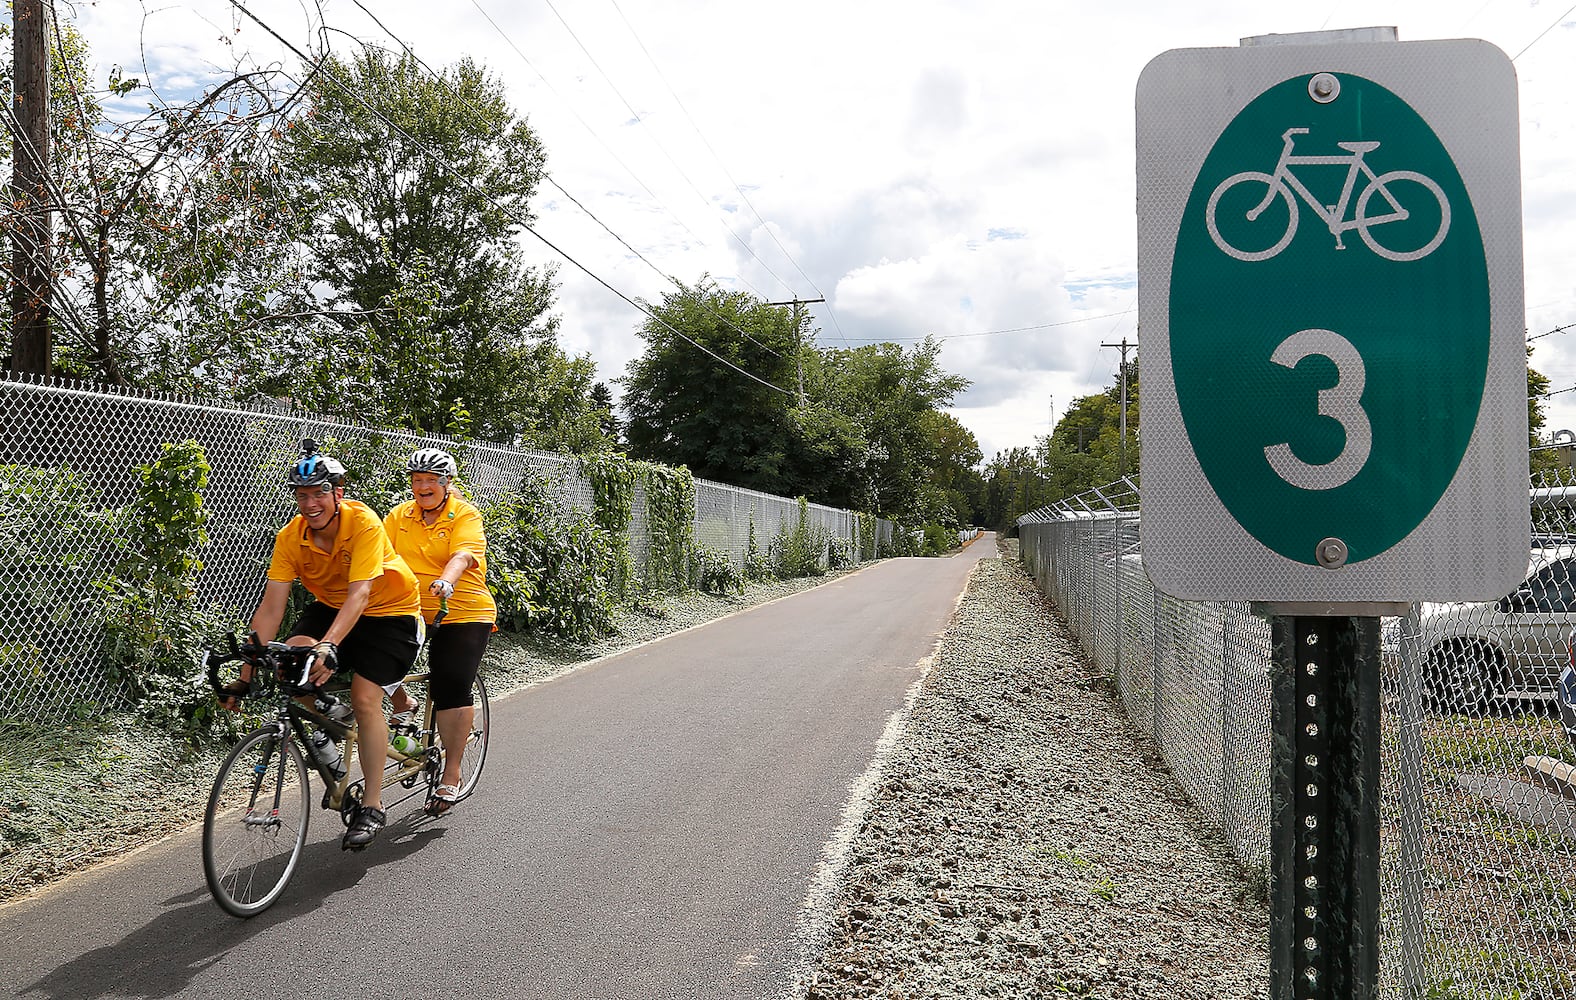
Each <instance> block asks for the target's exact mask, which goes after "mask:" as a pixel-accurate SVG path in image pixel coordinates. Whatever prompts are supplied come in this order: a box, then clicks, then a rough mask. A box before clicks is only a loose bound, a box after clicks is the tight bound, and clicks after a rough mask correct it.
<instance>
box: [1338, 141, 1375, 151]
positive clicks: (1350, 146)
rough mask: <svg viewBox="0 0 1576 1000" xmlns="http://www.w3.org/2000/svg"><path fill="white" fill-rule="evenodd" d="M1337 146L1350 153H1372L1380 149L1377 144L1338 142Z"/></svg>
mask: <svg viewBox="0 0 1576 1000" xmlns="http://www.w3.org/2000/svg"><path fill="white" fill-rule="evenodd" d="M1336 145H1337V146H1339V147H1341V148H1342V149H1344V150H1346V151H1347V152H1348V153H1372V152H1373V151H1374V150H1376V149H1378V148H1379V144H1378V143H1377V142H1338V143H1336Z"/></svg>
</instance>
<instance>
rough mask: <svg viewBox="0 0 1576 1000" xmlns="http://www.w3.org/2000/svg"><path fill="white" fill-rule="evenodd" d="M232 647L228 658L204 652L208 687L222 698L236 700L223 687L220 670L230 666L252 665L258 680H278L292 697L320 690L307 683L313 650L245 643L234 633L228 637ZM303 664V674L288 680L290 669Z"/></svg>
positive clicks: (212, 652) (211, 652) (283, 644)
mask: <svg viewBox="0 0 1576 1000" xmlns="http://www.w3.org/2000/svg"><path fill="white" fill-rule="evenodd" d="M225 638H226V641H227V642H228V644H229V646H230V651H229V653H227V654H221V655H215V654H216V653H217V651H216V650H212V649H205V650H203V665H204V667H205V668H206V671H207V674H208V684H209V686H210V687H212V688H213V692H214V694H215V695H217V696H219V697H236V696H235V695H234V694H232V693H231V692H228V691H225V690H224V685H223V684H221V683H219V668H220V667H222V666H224V665H225V664H226V663H249V664H251V665H252V666H253V667H254V668H256V670H257V673H256V674H255V675H254V680H256V679H258V678H267V677H271V676H272V677H278V679H279V680H281V681H283V682H284V683H285V684H286V685H287V686H288V687H289V688H290V693H291V694H310V693H312V692H314V691H316V690H317V686H316V685H313V684H309V683H307V679H306V672H307V661H308V660H309V659H310V658H311V655H312V647H311V646H292V645H290V644H289V643H285V642H266V643H262V644H253V643H250V642H248V643H245V644H242V643H240V642H237V641H236V638H235V633H234V632H231V633H230V634H229V635H228V636H226V637H225ZM297 664H299V666H300V672H299V673H298V674H297V675H296V676H294V677H289V676H286V671H287V669H288V668H291V667H293V666H296V665H297Z"/></svg>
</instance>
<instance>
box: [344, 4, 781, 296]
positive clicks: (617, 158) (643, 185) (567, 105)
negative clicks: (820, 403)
mask: <svg viewBox="0 0 1576 1000" xmlns="http://www.w3.org/2000/svg"><path fill="white" fill-rule="evenodd" d="M358 6H359V5H358ZM471 6H473V7H475V8H476V11H477V13H479V14H481V16H482V17H483V18H484V19H486V21H487V23H488V24H490V25H492V29H493V31H495V32H497V33H498V37H499V38H502V39H503V40H504V43H505V44H507V45H508V46H509V47H510V48H511V49H513V50H514V54H515V55H517V56H519V57H520V61H521V62H523V63H525V65H526V67H527V68H529V69H530V70H531V72H533V73H535V74H536V76H537V79H539V80H541V81H542V83H543V85H545V86H546V87H547V89H548V90H549V91H551V92H552V94H553V96H554V97H556V98H558V100H559V101H560V102H561V103H562V104H563V105H564V107H565V108H566V109H567V110H568V111H569V113H570V114H571V115H573V116H574V119H575V121H577V122H579V123H580V125H581V127H582V128H584V129H585V130H586V132H588V133H589V134H590V135H591V138H593V139H595V140H596V141H597V143H598V144H599V145H601V147H602V148H603V149H605V150H607V154H608V155H609V156H611V157H612V158H613V162H614V163H617V164H618V165H619V166H620V167H622V168H623V169H624V172H625V173H626V174H628V175H629V177H630V179H631V180H633V181H634V182H635V183H636V184H638V185H640V188H641V190H642V191H645V192H646V194H647V195H648V196H650V198H651V200H652V202H653V203H654V204H656V205H658V206H660V207H661V208H662V210H663V211H664V212H666V213H667V214H668V216H669V217H670V218H672V219H673V221H674V222H677V223H678V224H679V227H680V228H681V229H683V230H684V231H685V232H686V233H689V234H690V235H691V236H693V237H694V238H695V242H697V243H700V244H703V245H704V244H705V243H706V240H705V239H703V238H702V237H701V235H700V234H699V233H697V232H695V230H693V229H691V228H690V227H689V223H687V222H685V221H684V220H683V219H681V218H679V216H678V213H676V212H674V211H673V209H672V208H670V207H669V206H668V204H667V203H666V202H664V201H663V200H662V199H661V198H659V197H658V196H657V193H656V192H655V191H653V190H651V187H650V186H649V185H648V184H646V182H645V181H644V180H642V179H641V178H640V175H638V174H636V173H635V170H634V168H633V167H631V166H630V165H629V164H627V163H625V162H624V160H623V158H622V157H620V156H619V155H618V153H617V152H616V151H615V150H614V149H613V147H612V146H609V145H608V144H607V140H605V139H603V138H602V135H601V133H599V132H598V131H597V130H596V129H594V128H592V127H591V123H590V122H588V121H586V120H585V118H584V117H583V116H582V115H581V114H580V112H578V111H576V110H575V107H574V105H573V104H571V103H570V102H569V98H567V97H565V96H564V95H563V94H561V93H559V91H558V88H557V87H555V86H553V82H552V81H551V80H549V79H548V78H547V76H546V75H545V74H544V73H543V72H542V71H541V70H539V69H537V68H536V64H535V63H533V62H531V60H530V58H529V57H527V56H526V54H525V53H524V52H522V51H521V50H520V46H518V45H516V44H515V43H514V39H512V38H510V37H509V35H508V33H507V32H505V31H504V30H503V28H502V27H500V26H499V24H498V22H497V21H494V20H493V18H492V15H491V14H489V13H487V11H486V9H485V8H483V7H482V5H481V4H480V3H478V2H477V0H471ZM362 9H363V10H365V8H362ZM373 20H374V21H376V20H377V18H376V17H374V18H373ZM379 26H380V27H381V22H380V25H379ZM383 30H384V31H385V32H388V29H387V28H384V29H383ZM388 33H389V35H390V37H393V34H392V32H388ZM544 176H545V174H544ZM554 186H555V187H557V185H556V184H555V185H554ZM560 190H562V189H560ZM571 200H573V199H571ZM576 204H577V205H578V202H577V203H576ZM580 208H581V209H582V210H584V206H583V205H582V206H580ZM587 214H590V213H589V212H588V213H587ZM597 221H598V224H601V220H597ZM719 224H721V223H720V222H719ZM724 228H725V229H726V228H727V227H726V226H724ZM730 235H731V233H730ZM735 238H737V237H735ZM659 273H660V272H659ZM664 277H667V276H666V275H664ZM738 280H739V281H741V282H743V283H744V284H745V285H746V286H747V287H748V288H749V289H750V290H751V291H753V292H754V293H755V294H756V296H757V297H759V298H765V296H764V295H762V294H761V291H760V289H758V288H756V287H755V286H754V285H751V284H750V283H749V281H747V280H745V279H744V278H743V277H739V279H738Z"/></svg>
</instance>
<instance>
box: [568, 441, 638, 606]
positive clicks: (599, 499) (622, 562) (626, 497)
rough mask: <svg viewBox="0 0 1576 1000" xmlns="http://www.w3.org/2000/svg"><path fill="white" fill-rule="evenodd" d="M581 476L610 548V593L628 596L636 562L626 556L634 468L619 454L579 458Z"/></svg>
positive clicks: (631, 518)
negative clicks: (611, 582) (611, 561)
mask: <svg viewBox="0 0 1576 1000" xmlns="http://www.w3.org/2000/svg"><path fill="white" fill-rule="evenodd" d="M580 474H581V475H582V476H584V477H585V478H586V480H587V482H589V483H590V484H591V493H592V496H593V497H595V499H596V523H597V526H598V527H600V528H601V529H602V530H603V531H605V532H607V534H608V537H609V539H610V540H611V542H612V545H613V566H612V571H613V590H614V592H615V593H616V594H618V596H619V597H620V598H623V597H625V596H627V595H628V593H629V581H630V578H631V577H633V576H634V573H635V561H634V559H633V558H632V557H631V556H630V554H629V526H630V524H631V523H632V522H633V521H634V519H635V466H634V463H632V462H631V461H630V460H629V456H627V455H625V454H623V453H622V452H601V453H599V454H595V455H582V456H580Z"/></svg>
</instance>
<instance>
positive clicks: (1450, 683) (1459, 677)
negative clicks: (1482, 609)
mask: <svg viewBox="0 0 1576 1000" xmlns="http://www.w3.org/2000/svg"><path fill="white" fill-rule="evenodd" d="M1504 673H1505V657H1504V654H1502V653H1501V652H1500V651H1499V650H1498V649H1497V648H1495V647H1494V645H1493V644H1492V643H1488V642H1485V641H1483V640H1481V639H1474V640H1469V641H1466V642H1451V643H1445V644H1444V645H1440V646H1435V647H1434V648H1433V649H1432V650H1430V651H1429V654H1428V659H1427V660H1426V661H1424V664H1423V699H1424V701H1425V703H1426V704H1427V705H1428V707H1429V709H1431V710H1432V711H1435V712H1459V713H1461V714H1464V715H1465V714H1471V715H1481V714H1483V712H1484V711H1486V710H1487V709H1488V707H1489V704H1490V703H1491V702H1493V701H1494V700H1495V699H1496V698H1498V697H1499V696H1500V693H1501V689H1502V679H1503V677H1504Z"/></svg>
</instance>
